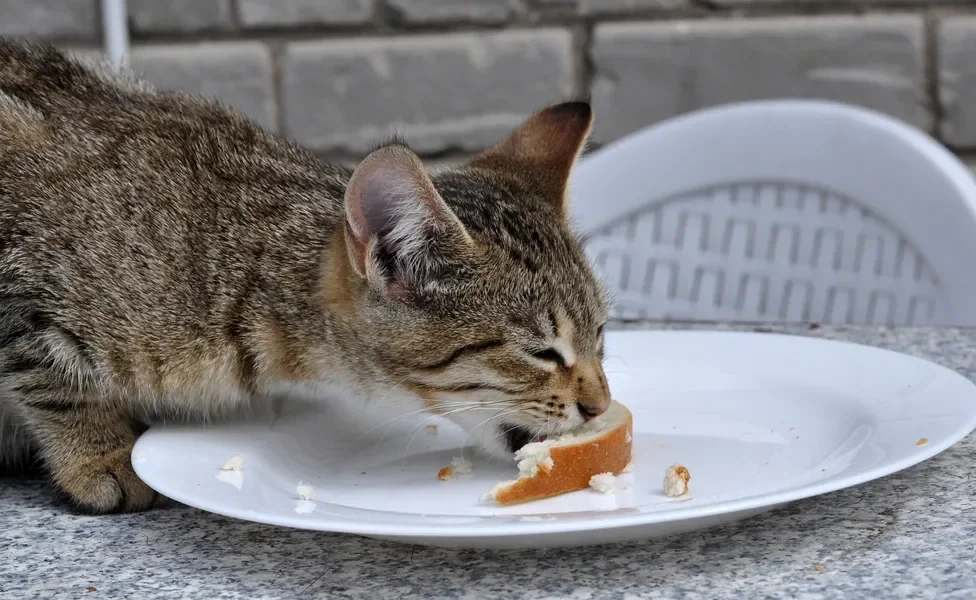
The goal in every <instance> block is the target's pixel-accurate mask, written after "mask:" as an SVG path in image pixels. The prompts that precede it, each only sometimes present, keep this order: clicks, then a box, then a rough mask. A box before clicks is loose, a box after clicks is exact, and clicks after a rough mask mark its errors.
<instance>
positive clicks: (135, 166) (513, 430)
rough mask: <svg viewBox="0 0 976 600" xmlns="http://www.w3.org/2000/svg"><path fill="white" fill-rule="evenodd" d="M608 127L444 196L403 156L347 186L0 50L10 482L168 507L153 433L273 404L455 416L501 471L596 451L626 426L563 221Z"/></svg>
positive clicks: (159, 105)
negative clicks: (611, 429)
mask: <svg viewBox="0 0 976 600" xmlns="http://www.w3.org/2000/svg"><path fill="white" fill-rule="evenodd" d="M591 124H592V111H591V108H590V106H589V104H588V103H586V102H580V101H572V102H564V103H562V104H555V105H552V106H549V107H546V108H543V109H541V110H540V111H538V112H537V113H535V114H534V115H532V116H530V117H529V118H528V119H527V120H526V121H525V122H524V123H523V124H521V125H520V126H518V128H517V129H515V130H514V132H512V133H511V135H509V136H508V137H507V138H505V139H504V140H502V141H501V142H499V143H498V144H497V145H496V146H494V147H492V148H490V149H488V150H486V151H485V152H483V153H481V154H478V155H476V156H474V157H473V158H472V159H471V160H469V161H468V162H466V163H465V164H463V165H460V166H457V167H455V168H449V169H444V170H443V171H438V172H436V173H435V174H433V175H432V174H431V172H429V171H428V170H427V169H426V168H425V166H424V164H423V163H422V162H421V161H420V159H419V158H418V157H417V155H416V154H415V153H414V152H413V151H412V150H411V149H410V148H409V146H408V145H407V144H406V143H405V142H404V141H402V140H399V139H393V140H391V141H389V142H387V143H385V144H382V145H381V146H379V147H378V148H377V149H376V150H375V151H373V152H371V153H370V154H369V155H368V156H366V158H364V159H363V160H362V161H361V162H360V163H359V164H358V165H357V166H356V167H355V168H354V169H353V168H348V167H345V166H340V165H333V164H327V163H325V162H323V161H322V160H320V159H319V158H317V157H315V156H314V155H313V154H311V153H309V152H307V151H305V150H303V149H301V148H299V147H298V146H297V145H295V144H294V143H292V142H290V141H288V140H286V139H284V138H282V137H279V136H276V135H273V134H271V133H267V132H265V131H263V130H261V129H260V128H259V127H257V126H256V125H254V124H252V123H251V122H250V121H249V120H248V119H247V118H246V117H244V116H243V115H242V114H240V113H239V112H237V111H235V110H234V109H231V108H228V107H226V106H224V105H222V104H220V103H218V102H215V101H212V100H205V99H201V98H196V97H193V96H190V95H186V94H182V93H172V92H161V91H156V90H154V89H153V88H152V86H151V85H150V84H148V83H146V82H144V81H141V80H139V79H138V78H137V77H135V76H133V75H130V74H127V73H123V74H117V73H114V72H111V71H107V70H105V69H98V68H95V67H92V66H90V65H87V64H85V63H84V62H82V61H79V60H77V59H74V58H71V57H69V56H67V55H66V54H64V53H62V52H61V51H59V50H57V49H55V48H54V47H52V46H48V45H42V44H25V43H19V42H12V41H3V40H0V460H3V461H5V462H6V463H8V464H10V463H13V462H16V461H18V460H22V459H23V457H24V456H27V455H28V453H29V452H33V453H34V455H36V456H37V457H39V460H40V461H41V462H42V464H43V466H44V468H45V470H46V472H47V473H48V474H49V478H50V481H51V483H52V487H53V489H54V490H56V491H58V492H60V493H62V494H64V495H66V496H67V499H68V500H69V501H70V502H71V503H72V504H73V505H74V506H75V507H76V508H77V509H78V510H81V511H85V512H89V513H110V512H124V511H138V510H143V509H146V508H148V507H150V506H151V505H152V504H153V502H154V501H155V493H154V492H153V491H152V490H151V489H150V488H149V487H147V486H146V485H145V484H144V483H142V481H140V480H139V478H138V477H136V475H135V473H134V472H133V470H132V466H131V463H130V458H129V455H130V452H131V448H132V445H133V442H134V441H135V439H136V437H137V435H138V434H139V433H140V432H141V431H142V430H144V428H145V427H146V426H147V425H148V424H151V423H152V422H154V419H158V418H160V415H173V414H176V415H181V416H188V417H189V416H200V415H220V414H224V413H226V412H228V411H233V410H234V409H235V408H237V407H240V406H241V405H242V404H244V403H245V402H248V401H250V400H251V399H252V398H258V399H261V398H265V397H267V395H268V394H269V393H271V391H272V390H274V389H277V388H276V386H281V385H292V386H307V387H308V388H309V389H318V388H317V386H323V385H326V386H327V385H337V386H342V389H345V390H348V391H349V393H353V394H355V396H356V398H357V401H362V402H369V401H378V400H379V399H382V398H393V399H395V403H396V404H397V407H396V408H397V409H399V410H403V411H404V412H407V411H410V410H420V409H425V410H429V411H431V412H432V413H435V414H445V415H448V416H449V418H451V419H453V420H454V421H455V422H457V423H458V424H460V425H461V426H462V427H464V428H467V429H469V430H472V431H473V432H474V433H477V435H474V436H473V437H472V438H471V439H474V440H478V444H480V445H481V447H482V448H481V449H482V450H483V451H484V452H485V453H487V454H489V455H492V456H508V457H509V458H510V457H511V453H512V452H513V451H514V450H516V449H518V448H519V447H521V446H522V445H524V444H525V443H527V442H529V441H531V440H533V439H539V438H540V437H541V436H544V435H552V434H554V433H558V432H563V431H567V430H572V429H574V428H576V427H578V426H579V425H581V424H582V423H584V422H585V421H586V420H588V419H590V418H593V417H595V416H597V415H599V414H600V413H602V412H603V411H605V410H606V408H607V406H608V404H609V390H608V387H607V380H606V377H605V374H604V371H603V368H602V362H603V326H604V322H605V320H606V318H607V312H608V300H607V297H606V295H605V292H604V290H603V287H602V286H601V284H600V282H599V281H598V279H597V278H596V277H595V276H594V273H593V272H592V270H591V268H590V266H589V264H588V262H587V260H586V257H585V255H584V253H583V251H582V247H581V241H580V240H579V239H578V237H577V236H576V234H575V233H574V232H573V229H572V227H571V225H570V223H569V219H568V215H567V196H568V193H567V182H568V179H569V174H570V171H571V169H572V167H573V165H574V163H575V162H576V160H577V159H578V157H579V155H580V153H581V152H582V148H583V146H584V144H585V142H586V139H587V136H588V134H589V131H590V127H591ZM486 416H487V417H491V418H486Z"/></svg>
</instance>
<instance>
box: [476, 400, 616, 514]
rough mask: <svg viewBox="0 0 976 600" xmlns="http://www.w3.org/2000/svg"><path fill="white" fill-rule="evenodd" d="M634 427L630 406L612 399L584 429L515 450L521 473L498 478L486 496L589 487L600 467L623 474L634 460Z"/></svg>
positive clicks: (530, 496)
mask: <svg viewBox="0 0 976 600" xmlns="http://www.w3.org/2000/svg"><path fill="white" fill-rule="evenodd" d="M633 430H634V420H633V417H632V416H631V414H630V411H629V410H627V407H626V406H624V405H623V404H620V403H619V402H616V401H613V402H611V403H610V407H609V408H608V409H607V412H605V413H603V414H602V415H600V416H599V417H597V418H595V419H592V420H590V421H588V422H587V423H586V424H585V425H583V427H581V428H580V429H579V430H577V431H574V432H572V433H567V434H564V435H561V436H558V437H554V438H550V439H547V440H545V441H544V442H533V443H531V444H526V445H525V446H523V447H522V449H521V450H519V451H518V452H516V453H515V460H517V461H518V469H519V476H518V479H513V480H511V481H503V482H501V483H499V484H498V485H496V486H495V487H494V488H492V489H491V490H490V491H489V492H487V493H486V494H485V495H484V496H482V499H484V500H494V501H495V502H497V503H498V504H516V503H518V502H526V501H528V500H538V499H540V498H548V497H550V496H556V495H558V494H565V493H566V492H574V491H576V490H582V489H585V488H587V487H589V485H590V478H591V477H593V476H594V475H597V474H599V473H613V474H614V475H618V474H619V473H620V472H621V471H623V470H624V468H625V467H627V465H628V464H630V452H631V445H632V442H633V439H634V432H633Z"/></svg>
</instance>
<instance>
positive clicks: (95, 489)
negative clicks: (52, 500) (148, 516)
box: [52, 446, 156, 514]
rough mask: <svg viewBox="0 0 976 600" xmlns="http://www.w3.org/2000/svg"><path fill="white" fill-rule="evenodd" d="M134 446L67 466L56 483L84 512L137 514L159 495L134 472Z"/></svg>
mask: <svg viewBox="0 0 976 600" xmlns="http://www.w3.org/2000/svg"><path fill="white" fill-rule="evenodd" d="M131 451H132V447H131V446H129V447H125V448H118V449H116V450H113V451H111V452H109V453H107V454H105V455H103V456H100V457H98V458H96V459H94V460H90V461H86V462H82V461H78V462H75V463H74V464H70V465H64V466H62V467H61V468H60V469H56V470H55V472H54V473H52V475H53V476H54V483H55V484H56V485H57V486H58V487H60V488H61V490H62V491H64V493H66V494H67V495H68V497H69V499H70V500H71V502H72V503H73V504H74V505H75V506H76V507H77V508H78V509H79V510H81V511H84V512H87V513H92V514H104V513H117V512H137V511H141V510H146V509H147V508H149V507H150V506H152V504H153V502H155V500H156V492H155V491H153V489H152V488H150V487H149V486H148V485H146V484H145V483H143V482H142V480H141V479H139V478H138V477H137V476H136V473H135V471H133V470H132V463H131V462H130V459H129V454H130V452H131Z"/></svg>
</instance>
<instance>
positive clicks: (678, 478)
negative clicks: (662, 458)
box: [664, 465, 691, 496]
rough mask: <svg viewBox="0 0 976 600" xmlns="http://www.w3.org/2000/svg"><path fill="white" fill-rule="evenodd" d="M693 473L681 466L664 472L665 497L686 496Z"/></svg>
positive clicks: (674, 466) (669, 468)
mask: <svg viewBox="0 0 976 600" xmlns="http://www.w3.org/2000/svg"><path fill="white" fill-rule="evenodd" d="M690 483H691V473H689V472H688V469H686V468H685V467H683V466H681V465H671V466H670V467H668V468H667V469H665V471H664V495H665V496H684V495H685V494H687V493H688V487H689V484H690Z"/></svg>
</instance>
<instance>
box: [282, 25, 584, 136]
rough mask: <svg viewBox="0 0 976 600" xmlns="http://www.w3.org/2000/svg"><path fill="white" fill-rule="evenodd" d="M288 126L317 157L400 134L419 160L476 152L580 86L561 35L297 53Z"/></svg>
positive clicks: (329, 47)
mask: <svg viewBox="0 0 976 600" xmlns="http://www.w3.org/2000/svg"><path fill="white" fill-rule="evenodd" d="M282 77H283V81H284V106H285V127H286V131H287V133H288V134H289V135H291V136H293V137H295V138H296V139H298V140H299V141H300V142H301V143H303V144H305V145H307V146H309V147H312V148H314V149H318V150H326V151H331V150H340V151H352V152H361V151H363V150H366V149H368V148H370V147H371V146H372V145H374V144H375V143H376V142H377V141H379V140H381V139H382V138H384V137H386V136H388V135H389V134H391V133H392V132H394V131H398V132H400V133H402V134H403V135H405V136H406V137H407V139H408V140H409V141H410V143H411V144H412V145H413V146H414V147H415V148H417V149H418V150H419V151H422V152H433V151H440V150H446V149H456V150H461V151H473V150H480V149H482V148H485V147H487V146H489V145H491V144H493V143H494V142H496V141H498V140H499V139H500V138H501V137H502V136H504V135H505V134H506V133H508V132H509V131H510V130H511V129H512V128H513V127H515V126H516V125H518V124H519V123H520V122H521V120H522V119H523V118H524V117H525V116H527V115H528V114H530V113H531V112H532V111H533V110H534V109H536V108H540V107H541V106H544V105H546V104H549V103H551V102H557V101H560V100H562V99H564V98H565V97H567V96H568V95H570V94H571V93H572V90H573V87H574V79H573V78H574V76H573V56H572V41H571V35H570V33H569V32H568V31H566V30H562V29H552V28H550V29H535V30H520V31H504V32H498V33H459V34H452V35H436V36H435V35H431V36H427V35H423V36H408V37H397V38H360V39H345V40H334V41H331V40H330V41H315V42H301V43H296V44H292V45H290V46H289V47H288V48H287V49H286V52H285V57H284V60H283V64H282Z"/></svg>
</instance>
